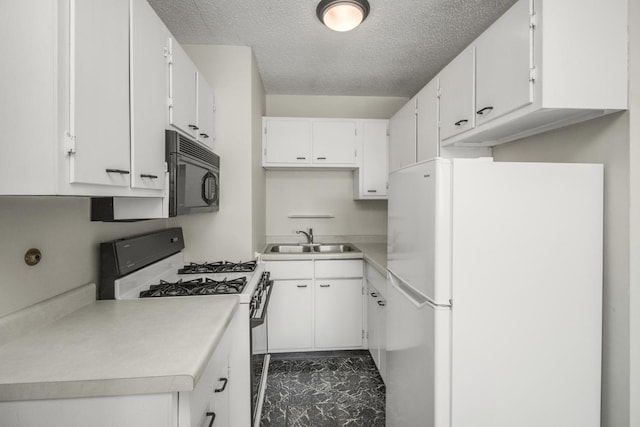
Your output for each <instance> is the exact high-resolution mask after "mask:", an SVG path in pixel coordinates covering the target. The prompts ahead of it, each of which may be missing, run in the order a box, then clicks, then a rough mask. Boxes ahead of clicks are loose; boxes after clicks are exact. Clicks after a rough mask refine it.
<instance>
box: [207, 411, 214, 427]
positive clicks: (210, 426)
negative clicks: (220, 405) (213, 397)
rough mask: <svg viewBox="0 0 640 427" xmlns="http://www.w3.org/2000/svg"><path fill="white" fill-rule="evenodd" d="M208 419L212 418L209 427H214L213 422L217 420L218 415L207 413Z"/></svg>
mask: <svg viewBox="0 0 640 427" xmlns="http://www.w3.org/2000/svg"><path fill="white" fill-rule="evenodd" d="M207 417H211V421H210V422H209V427H212V426H213V422H214V421H215V419H216V413H215V412H207Z"/></svg>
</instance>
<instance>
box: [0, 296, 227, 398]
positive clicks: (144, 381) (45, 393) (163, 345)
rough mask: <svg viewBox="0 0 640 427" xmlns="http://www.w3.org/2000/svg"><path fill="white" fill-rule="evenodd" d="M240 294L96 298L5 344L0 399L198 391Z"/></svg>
mask: <svg viewBox="0 0 640 427" xmlns="http://www.w3.org/2000/svg"><path fill="white" fill-rule="evenodd" d="M237 307H238V297H237V296H231V295H230V296H215V297H200V298H192V297H173V298H160V299H155V298H154V299H136V300H120V301H113V300H110V301H96V302H93V303H91V304H88V305H86V306H84V307H82V308H80V309H79V310H77V311H74V312H72V313H71V314H68V315H66V316H64V317H62V318H60V319H58V320H56V321H54V322H53V323H50V324H46V325H44V326H42V327H40V328H37V329H35V330H33V331H32V332H30V333H27V334H25V335H24V336H22V337H20V338H16V339H13V340H11V341H9V342H7V343H5V344H4V345H2V346H0V361H2V363H0V401H7V400H27V399H52V398H65V397H81V396H110V395H123V394H141V393H163V392H175V391H190V390H193V388H194V386H195V384H196V382H197V381H198V379H199V378H200V375H201V374H202V372H203V370H204V368H205V367H206V364H207V362H208V361H209V359H210V357H211V356H212V354H213V352H214V350H215V348H216V346H217V344H218V342H219V341H220V339H221V338H222V336H223V334H224V332H225V329H226V327H227V325H228V324H229V323H230V321H231V319H232V317H233V314H234V313H235V311H236V309H237Z"/></svg>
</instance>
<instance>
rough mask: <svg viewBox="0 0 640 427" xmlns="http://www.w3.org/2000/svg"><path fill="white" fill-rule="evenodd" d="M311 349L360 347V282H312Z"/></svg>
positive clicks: (346, 280)
mask: <svg viewBox="0 0 640 427" xmlns="http://www.w3.org/2000/svg"><path fill="white" fill-rule="evenodd" d="M315 312H316V316H315V318H316V322H315V334H314V335H315V347H316V348H318V349H329V348H357V347H361V346H362V341H363V338H364V337H363V336H362V335H363V330H364V328H363V325H362V279H343V280H340V279H325V280H321V279H316V298H315Z"/></svg>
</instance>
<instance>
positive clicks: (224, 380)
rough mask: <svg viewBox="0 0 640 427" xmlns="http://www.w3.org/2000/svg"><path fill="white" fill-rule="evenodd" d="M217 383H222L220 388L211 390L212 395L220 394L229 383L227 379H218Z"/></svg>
mask: <svg viewBox="0 0 640 427" xmlns="http://www.w3.org/2000/svg"><path fill="white" fill-rule="evenodd" d="M219 381H222V387H220V388H216V389H214V390H213V392H214V393H222V392H223V391H224V389H225V388H227V383H228V382H229V379H228V378H220V380H219Z"/></svg>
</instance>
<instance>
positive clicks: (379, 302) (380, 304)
mask: <svg viewBox="0 0 640 427" xmlns="http://www.w3.org/2000/svg"><path fill="white" fill-rule="evenodd" d="M378 305H379V306H380V307H384V306H385V305H387V303H386V302H384V301H378Z"/></svg>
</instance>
